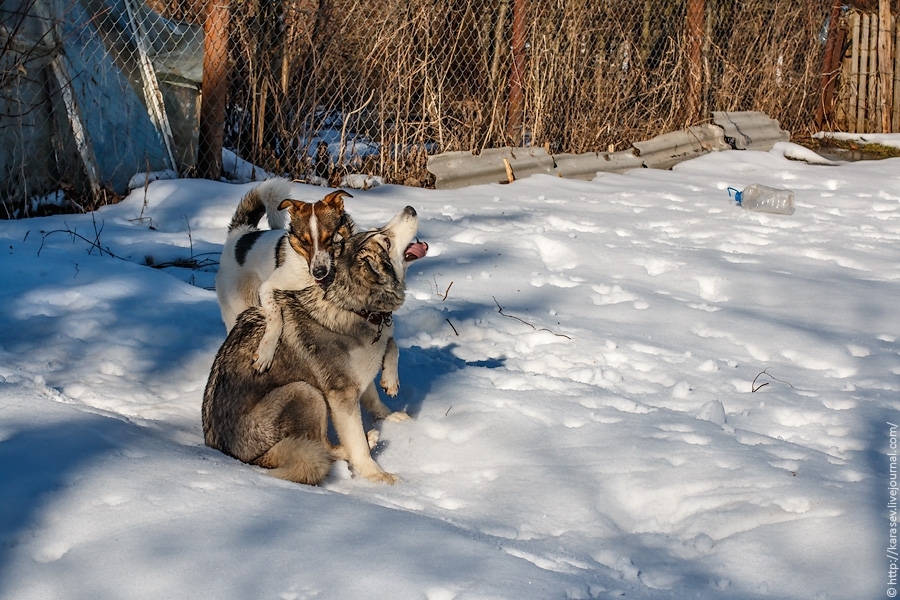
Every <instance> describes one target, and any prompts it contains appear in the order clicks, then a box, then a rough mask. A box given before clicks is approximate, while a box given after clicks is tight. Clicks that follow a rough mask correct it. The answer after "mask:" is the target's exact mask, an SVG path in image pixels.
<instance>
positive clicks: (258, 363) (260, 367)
mask: <svg viewBox="0 0 900 600" xmlns="http://www.w3.org/2000/svg"><path fill="white" fill-rule="evenodd" d="M273 358H275V357H274V355H273V356H269V357H266V356H263V355H262V354H261V353H259V352H257V353H256V354H254V355H253V368H254V369H256V372H257V373H265V372H266V371H268V370H269V367H271V366H272V359H273Z"/></svg>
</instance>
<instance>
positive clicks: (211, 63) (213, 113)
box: [197, 0, 231, 180]
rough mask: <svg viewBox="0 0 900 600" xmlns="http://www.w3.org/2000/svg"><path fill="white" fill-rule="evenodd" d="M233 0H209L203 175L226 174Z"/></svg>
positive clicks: (201, 137) (202, 127)
mask: <svg viewBox="0 0 900 600" xmlns="http://www.w3.org/2000/svg"><path fill="white" fill-rule="evenodd" d="M230 14H231V9H230V6H229V0H209V3H208V4H207V6H206V19H205V21H204V24H203V34H204V37H203V84H202V88H201V91H200V95H201V101H200V123H199V134H200V135H199V141H198V146H197V171H198V173H199V174H200V176H201V177H205V178H206V179H215V180H218V179H219V177H221V176H222V143H223V141H224V139H225V102H226V100H227V95H228V26H229V20H230Z"/></svg>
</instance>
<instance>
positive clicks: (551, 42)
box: [0, 0, 834, 217]
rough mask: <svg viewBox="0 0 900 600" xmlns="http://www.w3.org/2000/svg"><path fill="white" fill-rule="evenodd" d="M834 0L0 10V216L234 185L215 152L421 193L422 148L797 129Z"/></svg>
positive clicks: (386, 0) (193, 1)
mask: <svg viewBox="0 0 900 600" xmlns="http://www.w3.org/2000/svg"><path fill="white" fill-rule="evenodd" d="M833 4H834V3H833V2H832V1H831V0H748V1H743V2H736V1H734V0H640V1H634V2H620V1H615V0H441V1H438V0H366V1H361V0H251V1H246V2H238V1H232V2H229V1H228V0H212V1H208V0H146V1H144V0H0V17H2V20H0V23H2V25H0V52H2V53H0V119H2V124H0V161H2V166H0V195H2V201H3V205H4V207H5V211H0V216H7V217H15V216H25V215H30V214H34V212H35V211H36V210H38V206H37V204H36V203H35V202H34V201H33V200H32V199H34V198H36V197H39V196H42V195H46V194H47V193H48V192H51V191H53V190H58V189H62V190H65V192H66V198H67V200H66V201H68V202H73V201H74V202H78V201H79V199H88V200H91V199H92V200H91V201H93V202H97V201H98V200H97V199H98V198H100V201H101V202H102V201H103V198H104V194H122V193H125V192H126V190H127V188H128V187H129V185H131V186H134V185H137V184H140V182H141V179H134V176H135V175H139V174H141V173H156V172H160V171H162V172H166V171H168V172H171V173H177V174H178V175H181V176H192V175H197V174H202V175H207V176H210V175H211V176H214V177H216V176H219V175H221V174H222V170H223V169H224V175H225V176H226V177H235V176H236V175H235V173H234V172H233V161H230V160H226V161H225V164H224V165H223V164H222V162H221V160H222V159H221V156H222V155H221V153H220V152H219V151H218V150H217V149H218V148H219V145H222V146H224V148H225V149H227V151H229V152H228V153H226V155H227V156H231V154H230V153H233V154H234V155H236V156H239V157H240V158H241V159H243V160H245V161H248V162H249V163H250V164H252V165H256V166H258V167H260V168H262V169H264V170H265V171H267V172H273V173H277V174H285V175H289V176H291V177H294V178H296V179H300V180H305V181H315V182H322V183H330V184H332V185H337V184H340V183H342V178H346V177H348V176H352V175H359V174H362V175H364V176H377V177H380V178H382V179H383V180H385V181H387V182H393V183H402V184H408V185H423V186H428V185H430V183H431V176H430V174H429V173H428V171H427V170H426V160H427V156H428V155H430V154H435V153H439V152H444V151H452V150H472V151H476V152H477V151H480V150H482V149H484V148H489V147H499V146H507V145H511V146H519V145H534V146H544V147H546V148H547V149H548V150H550V151H551V152H554V153H557V152H570V153H582V152H589V151H607V150H609V149H610V148H612V149H622V148H625V147H627V146H628V145H629V144H630V143H632V142H635V141H640V140H645V139H648V138H650V137H653V136H655V135H658V134H660V133H665V132H668V131H672V130H674V129H679V128H682V127H684V126H687V125H694V124H698V123H701V122H705V121H708V120H709V114H710V112H711V111H713V110H729V111H734V110H757V111H762V112H765V113H767V114H768V115H770V116H772V117H773V118H776V119H779V120H780V121H781V124H782V126H783V127H785V128H786V129H788V130H790V131H792V132H793V133H794V135H795V136H797V135H799V136H801V137H802V136H804V135H806V134H808V133H809V132H810V130H811V128H812V127H813V124H814V122H815V115H816V109H817V107H818V105H819V102H820V97H821V96H820V89H821V86H820V79H821V77H822V68H823V54H824V48H825V39H826V34H827V29H823V28H824V27H825V26H826V23H827V20H828V16H829V14H830V13H831V11H832V7H833ZM204 29H205V32H204ZM201 89H203V90H204V92H205V93H206V98H207V101H206V102H204V103H202V106H201V101H200V96H201V94H200V91H201ZM201 113H202V114H201ZM344 183H347V182H346V181H344ZM44 198H46V196H44ZM85 207H86V208H89V206H88V205H85ZM3 212H5V213H6V214H5V215H3V214H2V213H3Z"/></svg>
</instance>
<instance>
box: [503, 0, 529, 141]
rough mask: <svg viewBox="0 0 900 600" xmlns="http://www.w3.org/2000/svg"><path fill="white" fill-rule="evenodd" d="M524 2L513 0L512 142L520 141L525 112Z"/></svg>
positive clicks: (510, 79)
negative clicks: (523, 85)
mask: <svg viewBox="0 0 900 600" xmlns="http://www.w3.org/2000/svg"><path fill="white" fill-rule="evenodd" d="M525 3H526V0H515V2H514V4H513V21H512V66H511V67H510V73H509V107H508V113H507V118H508V124H507V132H508V134H509V137H510V138H512V140H513V144H514V145H516V146H518V145H519V144H521V143H522V139H523V131H522V126H523V122H524V112H525V93H524V91H523V89H522V80H523V78H524V74H525Z"/></svg>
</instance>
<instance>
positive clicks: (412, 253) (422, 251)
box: [403, 240, 428, 262]
mask: <svg viewBox="0 0 900 600" xmlns="http://www.w3.org/2000/svg"><path fill="white" fill-rule="evenodd" d="M427 253H428V244H426V243H425V242H420V241H419V240H416V241H414V242H413V243H411V244H410V245H409V246H407V247H406V251H405V252H404V253H403V258H405V259H406V261H407V262H412V261H414V260H418V259H420V258H422V257H423V256H425V255H426V254H427Z"/></svg>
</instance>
